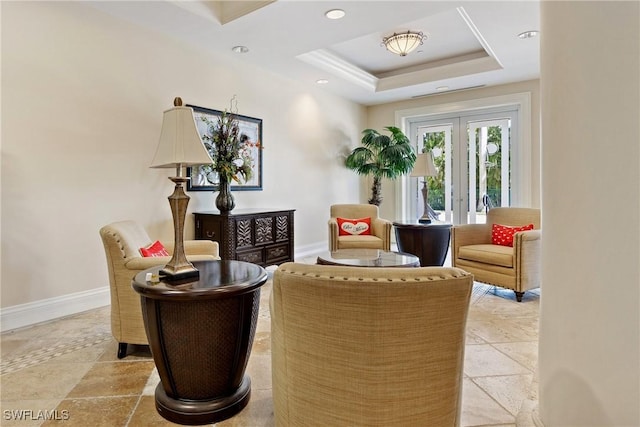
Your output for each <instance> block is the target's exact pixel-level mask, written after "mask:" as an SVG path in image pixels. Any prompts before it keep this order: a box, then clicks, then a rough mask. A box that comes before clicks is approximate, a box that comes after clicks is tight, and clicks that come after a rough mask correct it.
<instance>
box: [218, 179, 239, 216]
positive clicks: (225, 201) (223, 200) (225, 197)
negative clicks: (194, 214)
mask: <svg viewBox="0 0 640 427" xmlns="http://www.w3.org/2000/svg"><path fill="white" fill-rule="evenodd" d="M235 206H236V202H235V200H234V199H233V194H231V183H230V182H229V180H228V179H227V178H226V177H225V176H223V175H220V191H219V192H218V196H217V197H216V207H217V208H218V210H219V211H220V212H231V211H232V210H233V208H234V207H235Z"/></svg>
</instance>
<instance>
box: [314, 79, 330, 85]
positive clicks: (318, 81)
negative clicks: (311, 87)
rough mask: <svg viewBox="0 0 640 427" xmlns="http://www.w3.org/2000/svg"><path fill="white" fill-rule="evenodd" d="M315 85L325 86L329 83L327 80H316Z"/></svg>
mask: <svg viewBox="0 0 640 427" xmlns="http://www.w3.org/2000/svg"><path fill="white" fill-rule="evenodd" d="M316 83H318V84H319V85H326V84H327V83H329V80H327V79H318V80H316Z"/></svg>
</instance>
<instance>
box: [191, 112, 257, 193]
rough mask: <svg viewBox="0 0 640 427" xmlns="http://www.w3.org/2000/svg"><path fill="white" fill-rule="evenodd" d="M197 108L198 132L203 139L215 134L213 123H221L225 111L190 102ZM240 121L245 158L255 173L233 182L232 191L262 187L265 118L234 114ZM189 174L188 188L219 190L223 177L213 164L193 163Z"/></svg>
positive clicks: (240, 135) (243, 156)
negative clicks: (195, 164)
mask: <svg viewBox="0 0 640 427" xmlns="http://www.w3.org/2000/svg"><path fill="white" fill-rule="evenodd" d="M187 107H191V108H193V116H194V118H195V120H196V126H197V128H198V133H199V134H200V138H202V140H203V142H205V140H207V142H208V138H205V136H206V135H209V136H210V135H211V130H212V129H211V128H212V126H217V123H218V118H219V117H220V116H222V111H218V110H211V109H209V108H203V107H197V106H195V105H187ZM234 115H235V117H236V119H237V120H238V130H239V138H240V141H246V143H243V149H242V159H243V161H244V162H245V164H247V163H248V164H249V166H250V168H251V171H252V173H251V176H250V178H249V179H248V180H247V181H246V182H242V183H238V182H236V181H232V182H231V190H233V191H238V190H240V191H242V190H262V148H261V145H262V119H256V118H255V117H248V116H242V115H240V114H234ZM187 176H189V177H190V178H191V179H190V180H189V181H187V190H188V191H217V190H218V189H219V183H220V179H219V177H218V173H217V172H215V171H214V170H213V168H212V167H211V165H202V166H192V167H189V168H187Z"/></svg>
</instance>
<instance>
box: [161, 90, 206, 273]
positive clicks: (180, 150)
mask: <svg viewBox="0 0 640 427" xmlns="http://www.w3.org/2000/svg"><path fill="white" fill-rule="evenodd" d="M173 105H174V107H173V108H171V109H170V110H167V111H165V112H164V116H163V119H162V130H161V132H160V142H159V143H158V148H157V149H156V154H155V156H154V157H153V161H152V162H151V167H152V168H173V167H175V168H176V176H172V177H169V179H170V180H171V181H173V182H174V183H175V184H176V187H175V190H174V191H173V194H171V195H170V196H169V205H170V206H171V214H172V215H173V231H174V239H175V245H174V248H173V255H172V257H171V260H170V261H169V263H168V264H167V265H165V266H164V268H162V269H161V270H160V276H162V278H163V279H164V280H171V279H174V280H181V279H185V278H188V277H198V276H199V275H200V274H199V272H198V270H197V269H196V268H195V267H194V266H193V264H191V263H190V262H189V261H188V260H187V256H186V255H185V252H184V220H185V216H186V214H187V205H188V204H189V196H187V195H186V193H185V192H184V183H185V182H187V180H188V179H189V178H188V177H185V176H184V175H183V174H182V168H183V167H185V166H194V165H203V164H210V163H212V160H211V157H210V156H209V153H208V152H207V149H206V148H205V146H204V144H203V143H202V139H201V138H200V134H199V133H198V128H197V127H196V121H195V119H194V117H193V109H192V108H190V107H183V106H182V99H180V98H175V99H174V100H173Z"/></svg>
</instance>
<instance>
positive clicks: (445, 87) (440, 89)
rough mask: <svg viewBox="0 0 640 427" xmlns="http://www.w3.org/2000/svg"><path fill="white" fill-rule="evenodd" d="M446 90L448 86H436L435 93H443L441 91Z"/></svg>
mask: <svg viewBox="0 0 640 427" xmlns="http://www.w3.org/2000/svg"><path fill="white" fill-rule="evenodd" d="M447 89H449V86H438V87H437V88H436V90H437V91H443V90H447Z"/></svg>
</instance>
